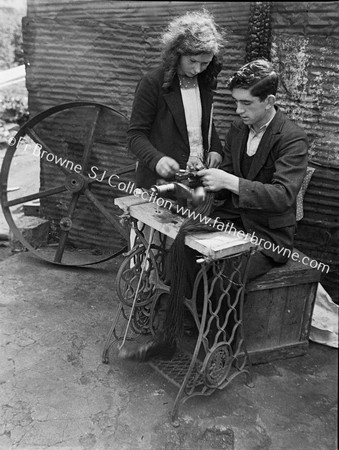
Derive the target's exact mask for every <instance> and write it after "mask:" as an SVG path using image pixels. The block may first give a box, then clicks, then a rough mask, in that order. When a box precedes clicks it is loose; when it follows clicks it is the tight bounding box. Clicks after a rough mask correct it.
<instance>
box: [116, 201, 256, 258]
mask: <svg viewBox="0 0 339 450" xmlns="http://www.w3.org/2000/svg"><path fill="white" fill-rule="evenodd" d="M114 203H115V204H116V205H117V206H118V207H119V208H121V209H122V210H123V211H124V212H126V213H129V214H130V216H131V217H133V218H135V219H137V220H139V221H140V222H142V223H144V224H145V225H148V226H150V227H152V228H154V229H156V230H157V231H159V232H160V233H163V234H165V235H166V236H169V237H171V238H173V239H175V237H176V236H177V234H178V232H179V229H180V226H181V224H182V223H183V221H184V220H185V219H184V217H182V216H180V215H178V214H174V213H172V212H171V211H169V210H168V209H166V208H164V207H160V206H158V205H157V204H156V203H154V202H152V201H148V200H143V199H142V198H140V197H137V196H135V195H131V196H127V197H120V198H116V199H115V200H114ZM211 220H212V219H211ZM185 244H186V245H187V246H189V247H191V248H193V249H195V250H197V251H198V252H199V253H201V254H202V255H204V256H206V257H208V258H210V259H213V260H214V259H220V258H224V257H226V256H231V255H235V254H237V253H240V252H244V251H247V250H249V249H250V248H254V247H255V245H254V244H253V243H251V241H250V239H249V238H246V237H243V236H241V234H240V235H239V234H237V233H236V232H235V233H233V232H228V231H217V230H216V231H212V232H199V233H194V234H191V235H189V236H186V241H185Z"/></svg>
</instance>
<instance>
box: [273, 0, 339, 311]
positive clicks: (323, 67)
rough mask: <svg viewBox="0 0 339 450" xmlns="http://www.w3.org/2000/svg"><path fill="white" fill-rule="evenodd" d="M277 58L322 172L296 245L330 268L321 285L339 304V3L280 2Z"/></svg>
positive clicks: (286, 102)
mask: <svg viewBox="0 0 339 450" xmlns="http://www.w3.org/2000/svg"><path fill="white" fill-rule="evenodd" d="M272 5H273V13H272V30H273V36H272V38H273V45H272V60H273V62H274V63H275V64H276V66H277V67H278V69H279V71H280V74H281V80H282V83H281V87H280V89H279V104H280V105H281V106H282V108H283V109H284V110H285V111H286V112H287V113H288V115H289V116H290V117H291V118H293V119H294V120H295V121H296V122H297V123H298V124H299V125H300V126H302V127H303V128H304V130H305V131H306V133H307V135H308V137H309V139H310V165H312V163H313V165H314V167H315V168H316V170H315V173H314V175H313V177H312V179H311V182H310V185H309V187H308V191H307V193H306V196H305V202H304V212H305V214H304V219H303V220H302V221H301V222H300V224H299V227H298V232H297V236H296V247H298V248H299V249H300V250H302V251H303V252H305V253H306V254H307V255H309V256H310V257H313V258H314V259H316V260H318V261H319V262H323V263H324V264H328V265H329V266H330V268H331V271H330V273H329V274H323V275H322V279H321V282H322V283H323V284H324V286H325V288H326V289H327V290H328V292H329V293H330V295H331V296H332V298H333V300H334V301H336V302H337V303H338V300H339V299H338V297H339V295H338V289H339V280H338V271H339V135H338V129H339V95H338V94H339V64H338V61H339V46H338V39H339V3H338V2H309V3H307V2H296V3H290V2H274V3H272Z"/></svg>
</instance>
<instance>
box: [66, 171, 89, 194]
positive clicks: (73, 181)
mask: <svg viewBox="0 0 339 450" xmlns="http://www.w3.org/2000/svg"><path fill="white" fill-rule="evenodd" d="M65 187H66V189H67V190H68V191H70V192H80V191H82V190H84V189H85V188H86V187H87V180H86V178H85V177H84V176H83V175H81V174H79V173H71V174H70V175H68V176H67V178H66V181H65Z"/></svg>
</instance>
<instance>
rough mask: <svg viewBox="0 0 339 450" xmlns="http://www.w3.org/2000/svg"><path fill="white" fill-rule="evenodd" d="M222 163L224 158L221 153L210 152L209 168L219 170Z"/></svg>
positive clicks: (208, 157) (208, 158)
mask: <svg viewBox="0 0 339 450" xmlns="http://www.w3.org/2000/svg"><path fill="white" fill-rule="evenodd" d="M221 162H222V156H221V155H220V153H217V152H209V154H208V156H207V167H208V168H210V169H212V168H218V167H219V166H220V164H221Z"/></svg>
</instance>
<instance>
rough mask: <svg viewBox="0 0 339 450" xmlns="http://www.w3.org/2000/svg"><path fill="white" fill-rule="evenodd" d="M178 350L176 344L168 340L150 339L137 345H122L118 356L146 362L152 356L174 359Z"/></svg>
mask: <svg viewBox="0 0 339 450" xmlns="http://www.w3.org/2000/svg"><path fill="white" fill-rule="evenodd" d="M175 351H176V344H175V343H170V342H168V341H156V340H153V341H150V342H147V343H146V344H141V345H139V346H137V347H133V348H127V347H125V346H124V347H122V349H121V350H120V351H119V354H118V357H119V358H121V359H129V360H131V361H138V362H146V361H148V360H149V359H150V358H154V357H159V358H160V359H167V360H168V359H172V358H173V356H174V353H175Z"/></svg>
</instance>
